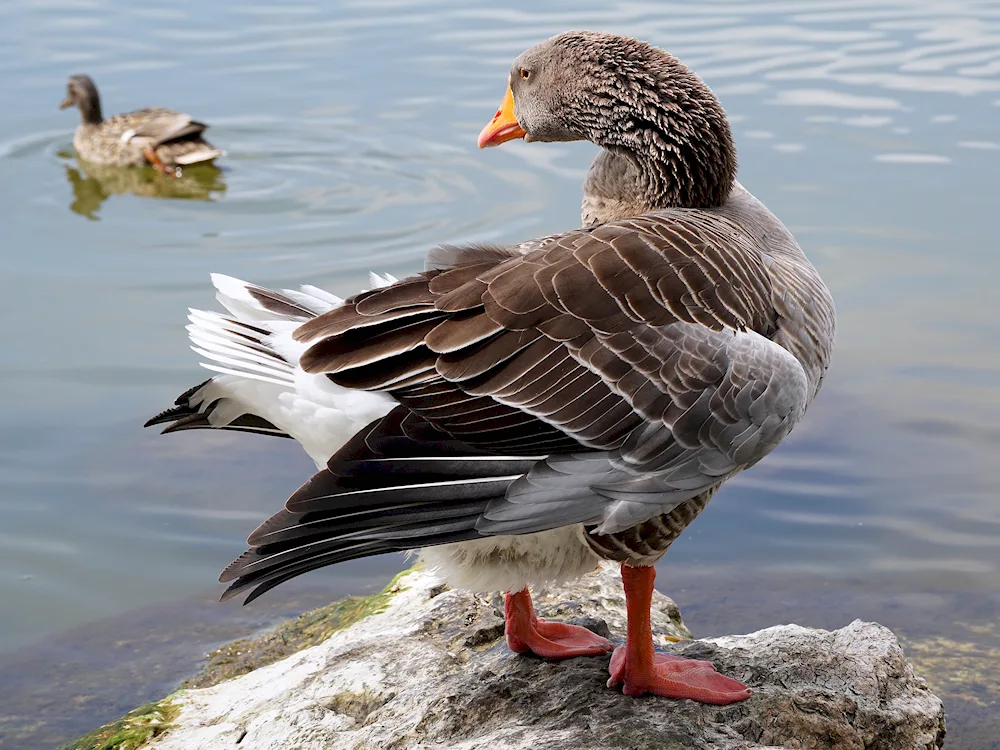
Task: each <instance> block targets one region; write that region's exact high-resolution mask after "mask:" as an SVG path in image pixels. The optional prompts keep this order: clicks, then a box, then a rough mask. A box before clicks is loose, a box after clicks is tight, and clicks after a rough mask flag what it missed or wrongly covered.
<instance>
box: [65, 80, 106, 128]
mask: <svg viewBox="0 0 1000 750" xmlns="http://www.w3.org/2000/svg"><path fill="white" fill-rule="evenodd" d="M74 105H75V106H76V107H78V108H79V109H80V116H81V118H83V121H84V122H85V123H87V124H88V125H96V124H97V123H99V122H101V121H102V120H103V119H104V118H103V117H101V97H100V95H99V94H98V93H97V86H95V85H94V82H93V81H92V80H91V78H90V76H86V75H76V76H70V78H69V80H68V81H67V82H66V98H65V99H63V101H62V104H60V105H59V109H66V108H67V107H72V106H74Z"/></svg>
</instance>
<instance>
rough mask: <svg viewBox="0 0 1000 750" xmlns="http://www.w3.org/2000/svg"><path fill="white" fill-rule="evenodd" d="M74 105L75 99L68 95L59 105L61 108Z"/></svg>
mask: <svg viewBox="0 0 1000 750" xmlns="http://www.w3.org/2000/svg"><path fill="white" fill-rule="evenodd" d="M72 106H73V100H72V99H70V98H69V97H68V96H67V97H66V98H65V99H63V100H62V104H60V105H59V109H66V108H67V107H72Z"/></svg>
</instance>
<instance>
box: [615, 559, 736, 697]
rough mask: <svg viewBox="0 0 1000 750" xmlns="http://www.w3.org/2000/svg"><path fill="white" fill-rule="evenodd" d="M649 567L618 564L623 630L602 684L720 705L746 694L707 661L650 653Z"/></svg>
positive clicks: (651, 572)
mask: <svg viewBox="0 0 1000 750" xmlns="http://www.w3.org/2000/svg"><path fill="white" fill-rule="evenodd" d="M655 578H656V570H654V569H653V568H652V567H648V566H642V567H635V568H633V567H630V566H628V565H622V583H623V584H624V585H625V606H626V609H627V610H628V634H627V637H626V639H625V645H624V646H619V647H618V648H616V649H615V653H614V654H613V655H612V657H611V666H610V668H609V670H608V671H609V672H610V673H611V678H610V679H609V680H608V687H614V686H615V685H623V686H624V687H623V692H624V693H625V695H632V696H638V695H645V694H646V693H653V694H654V695H661V696H663V697H665V698H688V699H689V700H693V701H697V702H699V703H711V704H713V705H716V706H725V705H728V704H730V703H738V702H739V701H743V700H746V699H747V698H749V697H750V688H748V687H747V686H746V685H744V684H743V683H742V682H737V681H736V680H734V679H732V678H730V677H726V676H724V675H721V674H719V673H718V672H716V671H715V667H714V666H713V665H712V663H711V662H707V661H696V660H694V659H683V658H681V657H679V656H671V655H670V654H657V653H655V652H654V651H653V629H652V626H651V625H650V622H649V607H650V605H651V604H652V602H653V580H654V579H655Z"/></svg>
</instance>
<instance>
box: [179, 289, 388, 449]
mask: <svg viewBox="0 0 1000 750" xmlns="http://www.w3.org/2000/svg"><path fill="white" fill-rule="evenodd" d="M394 282H395V278H394V277H392V276H389V275H388V274H386V275H385V276H378V275H377V274H372V275H371V283H372V285H373V286H374V287H383V286H388V285H389V284H392V283H394ZM212 283H213V284H214V285H215V288H216V290H217V294H216V297H217V299H218V300H219V302H220V303H221V304H222V306H223V307H225V308H226V310H228V311H229V313H230V314H229V315H224V314H222V313H218V312H207V311H204V310H191V311H190V314H189V316H188V319H189V320H190V324H189V325H188V327H187V329H188V335H189V337H190V339H191V348H192V349H193V350H194V351H195V352H197V354H198V355H199V356H200V357H202V358H203V361H202V363H201V365H202V367H204V368H206V369H208V370H212V371H213V372H217V373H220V375H219V376H216V377H214V378H212V380H211V381H210V382H209V383H207V384H206V385H205V386H203V387H202V389H200V390H199V391H198V392H197V393H196V394H193V396H194V398H195V399H197V400H198V402H199V404H200V406H199V409H200V410H202V411H204V410H205V409H206V408H207V407H208V405H210V404H213V403H214V404H215V405H214V406H213V407H212V409H211V411H210V413H209V421H210V422H211V424H212V425H214V426H219V427H222V426H226V425H228V424H229V423H230V422H232V421H233V420H235V419H237V418H238V417H240V416H242V415H244V414H253V415H256V416H258V417H262V418H263V419H265V420H267V421H268V422H270V423H271V424H273V425H275V426H276V427H277V428H278V429H279V430H280V431H283V432H285V433H287V434H288V435H291V436H292V437H293V438H295V439H296V440H297V441H298V442H299V443H300V444H301V445H302V447H303V448H304V449H305V450H306V452H307V453H308V454H309V455H310V456H311V457H312V458H313V460H315V461H316V463H317V465H319V466H322V465H324V464H325V462H326V461H327V459H329V457H330V456H332V455H333V454H334V453H335V452H336V451H337V450H338V449H339V448H340V446H341V445H343V444H344V443H345V442H346V441H347V440H349V439H350V438H351V437H352V436H353V435H354V433H355V432H357V431H358V430H360V429H361V428H363V427H365V426H366V425H367V424H369V423H370V422H372V421H373V420H375V419H378V418H379V417H381V416H384V415H385V414H387V413H388V412H389V411H390V410H391V409H392V408H393V407H394V406H395V405H396V402H395V401H394V400H393V399H392V398H391V397H390V396H388V395H386V394H383V393H369V392H365V391H352V390H348V389H346V388H341V387H340V386H338V385H335V384H334V383H333V382H331V381H330V380H329V379H328V378H327V377H325V376H323V375H310V374H308V373H306V372H305V371H303V370H302V369H301V368H300V367H299V364H298V363H299V358H300V357H301V356H302V353H303V352H304V351H305V349H306V348H307V346H306V345H305V344H302V343H300V342H298V341H295V339H294V338H293V336H292V334H293V332H294V331H295V329H296V328H298V327H299V325H301V324H302V323H303V322H304V321H306V320H309V319H311V318H313V317H315V316H316V315H321V314H323V313H325V312H328V311H329V310H332V309H333V308H334V307H336V306H337V305H339V304H341V302H342V300H341V299H340V298H339V297H336V296H334V295H332V294H330V293H329V292H325V291H323V290H322V289H318V288H316V287H314V286H303V287H302V288H301V289H300V290H299V291H293V290H282V291H281V292H280V293H279V294H280V296H281V297H284V298H285V300H284V301H283V302H279V303H278V304H277V305H276V307H275V309H277V310H281V312H275V310H273V309H268V307H267V306H265V304H264V303H262V302H261V301H260V299H264V300H268V299H271V298H273V296H274V295H275V293H274V292H271V291H269V290H267V289H264V288H263V287H258V286H255V285H253V284H248V283H246V282H245V281H240V280H239V279H235V278H233V277H232V276H224V275H223V274H212ZM251 290H254V291H255V292H257V293H258V296H257V297H255V296H254V295H253V294H251ZM258 297H259V298H260V299H259V298H258ZM286 303H287V304H286ZM298 308H301V309H298ZM262 331H263V333H262Z"/></svg>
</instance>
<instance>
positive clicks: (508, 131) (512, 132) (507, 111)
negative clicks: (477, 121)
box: [479, 86, 525, 148]
mask: <svg viewBox="0 0 1000 750" xmlns="http://www.w3.org/2000/svg"><path fill="white" fill-rule="evenodd" d="M524 136H525V132H524V128H522V127H521V126H520V125H518V124H517V118H516V117H514V94H513V93H512V92H511V90H510V86H508V87H507V93H506V94H504V95H503V102H501V104H500V109H498V110H497V113H496V114H495V115H493V119H492V120H490V123H489V124H488V125H487V126H486V127H485V128H483V130H482V132H481V133H480V134H479V148H489V147H490V146H499V145H500V144H501V143H506V142H507V141H512V140H514V139H515V138H524Z"/></svg>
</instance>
